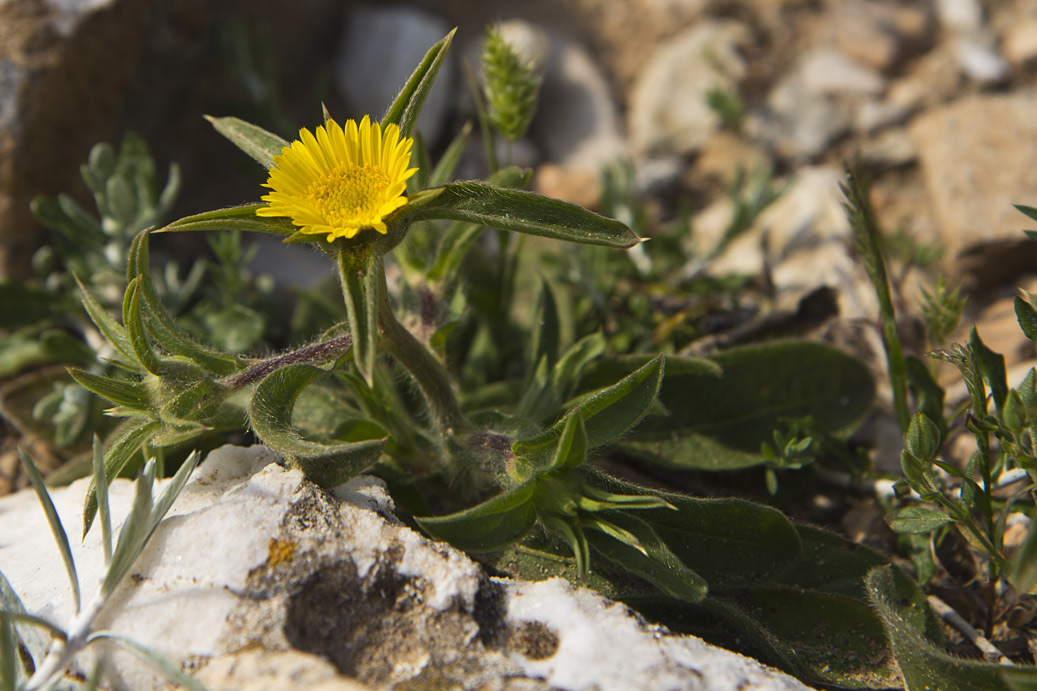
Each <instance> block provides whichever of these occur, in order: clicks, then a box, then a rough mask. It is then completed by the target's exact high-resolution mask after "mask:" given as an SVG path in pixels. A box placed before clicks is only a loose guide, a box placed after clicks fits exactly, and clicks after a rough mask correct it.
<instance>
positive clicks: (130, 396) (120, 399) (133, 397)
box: [67, 367, 148, 411]
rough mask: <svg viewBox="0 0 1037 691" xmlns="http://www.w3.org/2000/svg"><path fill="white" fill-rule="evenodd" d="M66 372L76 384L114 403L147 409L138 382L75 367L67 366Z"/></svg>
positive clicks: (135, 408) (145, 397)
mask: <svg viewBox="0 0 1037 691" xmlns="http://www.w3.org/2000/svg"><path fill="white" fill-rule="evenodd" d="M67 369H68V374H69V376H71V377H72V378H73V379H74V380H75V381H76V383H77V384H79V385H80V386H82V387H83V388H84V389H86V390H87V391H89V392H91V393H95V394H97V395H98V396H100V397H101V398H104V399H106V400H109V401H111V402H112V403H114V404H115V405H118V406H122V407H123V408H128V409H129V410H142V411H143V410H147V409H148V400H147V395H146V394H145V393H144V391H143V390H142V388H141V385H140V383H139V382H131V381H126V380H125V379H114V378H112V377H106V376H103V375H100V374H92V373H90V372H87V371H86V370H83V369H79V368H77V367H69V368H67Z"/></svg>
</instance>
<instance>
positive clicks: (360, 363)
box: [337, 250, 385, 386]
mask: <svg viewBox="0 0 1037 691" xmlns="http://www.w3.org/2000/svg"><path fill="white" fill-rule="evenodd" d="M337 260H338V270H339V280H340V281H341V283H342V297H343V299H344V300H345V302H346V315H347V317H348V318H349V332H350V334H351V335H352V336H353V357H354V360H355V362H356V367H357V369H358V370H359V371H360V374H362V375H363V377H364V379H365V380H366V381H367V385H368V386H372V385H373V383H374V360H375V354H376V346H377V344H378V309H379V298H380V293H379V291H380V290H381V285H382V284H383V283H384V281H385V279H384V278H383V275H384V274H383V272H384V268H383V265H382V258H381V257H380V256H378V255H377V254H376V253H375V252H363V253H360V254H357V253H353V252H350V251H348V250H342V251H340V252H339V253H338V257H337Z"/></svg>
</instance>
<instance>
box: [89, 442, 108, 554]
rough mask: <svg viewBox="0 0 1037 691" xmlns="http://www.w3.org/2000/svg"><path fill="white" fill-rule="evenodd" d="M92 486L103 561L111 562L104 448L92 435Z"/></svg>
mask: <svg viewBox="0 0 1037 691" xmlns="http://www.w3.org/2000/svg"><path fill="white" fill-rule="evenodd" d="M93 469H94V487H95V491H96V496H97V512H98V513H99V514H100V515H101V544H102V545H103V547H104V563H105V564H110V563H111V562H112V512H111V509H110V508H109V506H108V478H107V477H106V476H105V472H104V450H103V449H102V448H101V440H100V439H98V438H97V435H96V434H95V435H94V446H93Z"/></svg>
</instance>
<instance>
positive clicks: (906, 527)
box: [889, 506, 952, 535]
mask: <svg viewBox="0 0 1037 691" xmlns="http://www.w3.org/2000/svg"><path fill="white" fill-rule="evenodd" d="M951 520H952V519H951V517H950V516H948V515H947V514H946V513H945V512H943V511H941V510H940V509H934V508H930V507H928V506H907V507H905V508H903V509H901V510H899V511H897V512H896V514H894V515H893V517H892V518H890V519H889V527H890V528H892V529H893V532H895V533H902V534H909V535H926V534H928V533H931V532H932V531H934V530H936V529H937V528H939V527H941V526H944V525H947V524H948V523H950V522H951Z"/></svg>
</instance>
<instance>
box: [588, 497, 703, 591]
mask: <svg viewBox="0 0 1037 691" xmlns="http://www.w3.org/2000/svg"><path fill="white" fill-rule="evenodd" d="M601 520H602V521H603V522H604V523H611V524H612V525H613V526H615V527H617V528H619V529H620V530H621V531H623V533H627V534H629V535H631V536H632V537H634V538H635V539H636V540H637V542H636V544H631V542H630V541H629V540H627V539H623V538H622V537H621V536H622V534H623V533H618V534H610V531H608V530H603V529H602V527H603V526H602V525H586V524H585V527H587V528H592V529H589V530H587V531H585V532H586V535H587V541H588V542H590V544H591V547H593V548H594V550H595V551H596V552H598V553H600V554H601V555H602V556H604V557H605V558H606V559H608V560H610V561H612V562H614V563H615V564H617V565H619V566H622V567H623V568H624V569H626V570H628V571H629V572H631V573H633V574H635V575H637V576H640V577H641V578H644V579H645V580H646V581H648V582H649V583H651V584H653V585H654V586H656V587H657V588H659V589H660V590H662V591H663V592H664V593H666V594H667V595H671V596H673V597H675V598H677V599H678V600H683V601H685V602H699V601H701V600H702V598H704V597H705V596H706V593H707V591H708V590H709V588H708V585H707V584H706V581H705V579H704V578H702V576H700V575H699V574H697V573H695V571H693V570H692V569H689V568H688V567H687V566H686V565H685V564H684V563H683V562H682V561H681V559H680V558H679V557H678V556H677V555H676V554H674V553H673V552H672V551H671V550H670V548H669V546H668V545H667V544H666V542H664V541H663V540H662V539H660V538H659V536H658V535H657V534H656V532H655V531H654V530H653V529H652V526H651V525H650V524H648V523H646V522H645V521H643V520H641V519H640V518H638V517H636V516H630V515H628V514H625V513H622V512H618V511H614V512H609V513H607V514H604V515H603V518H602V519H601Z"/></svg>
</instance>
